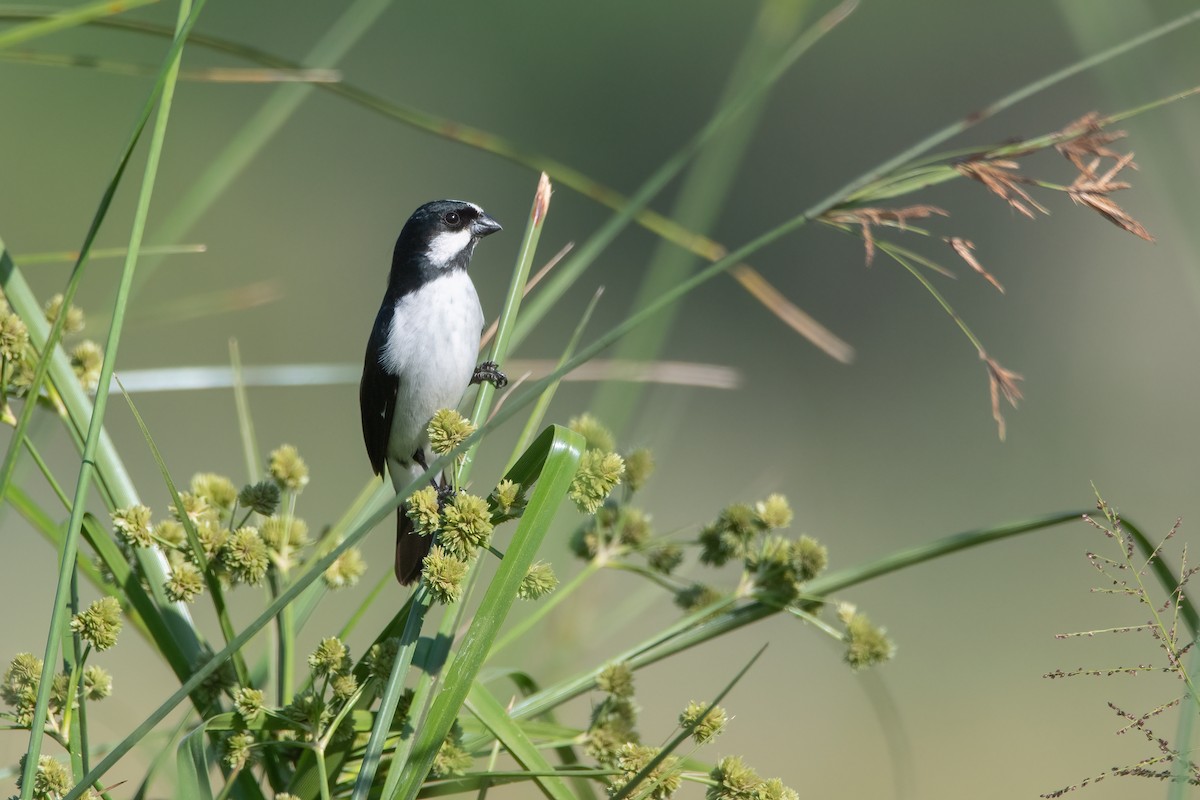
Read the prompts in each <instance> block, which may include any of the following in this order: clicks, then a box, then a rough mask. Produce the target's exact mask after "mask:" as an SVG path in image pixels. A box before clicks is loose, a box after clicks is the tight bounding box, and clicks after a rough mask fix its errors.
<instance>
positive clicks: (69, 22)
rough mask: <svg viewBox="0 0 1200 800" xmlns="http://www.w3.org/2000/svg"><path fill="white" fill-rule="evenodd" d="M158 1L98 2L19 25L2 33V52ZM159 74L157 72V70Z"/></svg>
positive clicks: (0, 43) (62, 10) (119, 0)
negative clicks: (14, 46) (5, 49)
mask: <svg viewBox="0 0 1200 800" xmlns="http://www.w3.org/2000/svg"><path fill="white" fill-rule="evenodd" d="M157 2H158V0H98V2H95V3H88V4H86V5H82V6H76V7H75V8H64V9H61V10H57V11H54V12H53V13H51V14H48V15H47V16H46V17H45V18H44V19H40V20H37V21H36V22H29V23H26V24H25V25H19V26H17V27H16V28H10V29H9V30H6V31H3V32H0V50H2V49H4V48H7V47H12V46H13V45H17V44H24V43H25V42H28V41H30V40H32V39H37V38H39V37H41V36H47V35H49V34H51V33H57V32H58V31H61V30H66V29H68V28H75V27H78V26H80V25H86V24H87V23H89V22H93V21H95V20H97V19H100V18H101V17H107V16H111V15H113V14H120V13H123V12H125V11H128V10H130V9H132V8H138V7H140V6H146V5H150V4H151V3H157ZM156 72H157V70H156Z"/></svg>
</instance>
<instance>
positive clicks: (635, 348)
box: [592, 0, 811, 437]
mask: <svg viewBox="0 0 1200 800" xmlns="http://www.w3.org/2000/svg"><path fill="white" fill-rule="evenodd" d="M810 5H811V3H810V2H808V1H807V0H805V1H804V2H795V0H763V2H762V3H761V5H760V6H759V9H758V16H757V18H756V19H755V21H754V24H753V25H751V27H750V33H749V35H748V36H747V38H746V42H745V44H744V45H743V46H742V51H741V53H740V55H739V56H738V61H737V63H736V65H735V66H734V68H733V71H732V72H731V73H730V75H729V78H728V81H727V83H726V85H725V89H724V91H723V93H722V97H721V99H720V101H719V102H718V104H717V106H718V108H719V107H721V106H723V105H725V104H726V103H730V102H733V101H734V100H735V99H736V98H737V97H738V95H740V94H741V93H742V92H743V91H745V90H746V89H747V88H748V87H750V86H753V85H754V83H755V81H756V80H757V79H758V76H759V75H760V74H761V73H763V72H764V71H766V70H768V69H770V67H771V65H772V63H773V62H774V61H775V60H776V59H778V58H779V57H780V56H781V55H782V54H783V52H784V51H785V50H786V48H787V46H788V44H789V43H790V42H791V40H792V39H793V38H794V37H795V36H796V32H797V29H798V28H799V27H800V24H801V21H802V19H803V18H804V17H805V16H806V15H807V12H808V8H809V6H810ZM767 98H768V93H767V92H763V93H762V94H760V95H758V96H757V97H755V98H754V99H753V100H752V101H751V102H750V103H749V104H748V105H747V107H746V109H745V111H743V112H742V114H741V116H740V117H739V118H738V119H737V120H735V121H733V122H731V123H730V124H729V126H728V128H727V129H726V130H725V131H724V132H723V133H722V134H721V135H719V136H717V137H714V138H713V140H712V141H711V142H710V143H709V144H708V146H707V147H705V148H704V149H703V151H701V152H700V153H699V155H697V156H696V159H695V161H693V162H692V164H691V166H689V167H688V168H687V170H686V171H685V172H684V174H683V176H682V177H681V185H680V188H679V194H678V195H677V198H676V200H675V204H674V206H673V207H672V209H671V212H670V214H669V218H670V219H672V220H675V221H676V222H677V223H679V224H681V225H684V226H686V227H687V228H688V230H691V231H695V232H697V233H699V234H702V235H707V234H708V233H709V231H710V229H711V228H712V225H713V222H714V221H715V220H716V219H717V215H718V214H720V212H721V209H722V207H723V206H724V204H725V203H726V202H727V201H728V199H729V197H730V192H729V189H730V186H731V185H732V184H733V179H734V177H735V176H736V175H737V171H738V167H739V165H740V164H741V162H742V160H743V158H744V156H745V153H746V148H747V146H748V144H749V142H750V137H751V135H752V134H753V133H754V131H755V130H756V129H757V128H758V125H759V121H760V119H761V117H762V111H763V108H764V106H765V105H766V102H767ZM697 259H698V256H696V255H695V254H694V253H691V252H690V251H688V250H686V249H681V248H678V247H676V246H674V243H672V242H670V241H668V240H666V239H659V240H658V243H657V246H656V248H655V250H654V255H653V256H652V257H651V259H650V263H649V265H648V266H647V267H646V270H645V273H644V275H643V277H642V280H641V285H640V286H639V287H638V291H637V295H636V296H635V297H634V300H633V302H632V304H631V307H632V308H637V307H638V306H640V305H642V304H643V303H646V302H648V301H650V300H652V299H653V298H655V297H657V296H658V295H660V294H662V293H663V292H664V291H665V290H666V289H668V288H670V286H672V285H673V284H674V283H675V282H677V281H678V280H679V279H680V278H682V277H685V276H687V275H688V274H689V273H691V272H692V271H694V270H695V269H696V265H697V264H698V263H699V262H698V260H697ZM678 313H679V306H672V307H671V308H668V309H664V310H663V312H662V313H661V314H659V315H658V316H657V317H655V318H654V319H653V320H652V321H650V322H648V323H646V324H645V325H644V326H642V327H641V328H640V329H638V330H637V331H636V332H634V333H632V334H630V335H629V336H628V337H626V338H625V340H624V341H622V342H621V343H620V344H618V345H617V348H616V352H615V353H614V354H613V357H614V358H619V359H621V358H624V359H644V360H647V361H653V360H655V359H657V358H658V354H659V353H660V352H662V348H663V344H664V342H665V341H666V337H667V334H668V333H669V332H670V330H671V328H672V326H673V324H674V321H675V317H676V315H677V314H678ZM644 391H645V389H644V387H642V386H638V385H634V386H624V385H621V384H617V383H604V384H601V386H600V387H599V389H598V390H597V391H596V394H595V397H594V399H593V401H592V409H593V411H594V412H595V413H596V415H597V416H598V417H599V418H600V419H602V420H604V422H605V424H606V425H607V426H608V428H609V429H610V430H612V431H613V432H614V433H615V434H616V435H617V436H618V437H619V436H620V435H621V432H622V431H624V430H625V427H626V425H627V423H628V421H629V418H630V416H631V414H632V411H633V409H634V407H635V406H636V405H637V403H638V401H639V399H640V397H641V396H642V394H643V392H644Z"/></svg>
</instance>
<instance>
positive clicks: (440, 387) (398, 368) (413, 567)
mask: <svg viewBox="0 0 1200 800" xmlns="http://www.w3.org/2000/svg"><path fill="white" fill-rule="evenodd" d="M499 230H501V227H500V223H498V222H496V220H494V219H492V218H491V217H490V216H488V215H487V213H485V212H484V210H483V209H482V208H480V207H479V206H477V205H475V204H474V203H468V202H464V201H462V200H435V201H433V202H431V203H426V204H425V205H423V206H421V207H420V208H418V209H417V210H416V211H414V212H413V214H412V216H411V217H409V218H408V221H407V222H405V223H404V227H403V228H402V229H401V231H400V235H399V237H397V239H396V246H395V249H394V250H393V251H392V267H391V271H390V272H389V274H388V282H387V291H386V292H385V293H384V295H383V302H382V304H381V305H380V306H379V313H378V314H377V315H376V317H375V325H374V327H372V328H371V335H370V338H369V339H368V340H367V351H366V354H365V356H364V358H363V374H362V381H361V383H360V384H359V390H358V400H359V408H360V411H361V413H362V430H363V441H364V443H365V444H366V447H367V456H368V457H369V458H370V461H371V468H372V469H373V470H374V471H375V474H376V475H382V474H383V471H384V468H385V467H386V468H387V472H388V477H389V478H390V479H391V482H392V486H393V487H394V488H395V489H396V491H397V492H399V491H400V490H401V489H402V488H403V487H405V486H407V485H408V484H409V483H411V482H412V481H413V479H414V478H416V477H417V476H419V475H420V474H421V473H423V472H425V471H426V469H427V468H428V467H427V464H428V462H429V461H431V460H432V457H431V455H432V454H431V452H430V449H429V436H428V432H427V428H428V425H429V421H430V419H431V418H432V417H433V415H434V414H435V413H436V412H437V411H439V410H440V409H443V408H455V407H457V406H458V403H459V401H460V400H461V399H462V396H463V394H464V393H465V392H466V390H467V389H468V387H470V386H471V384H475V383H480V382H482V381H489V382H491V383H492V384H494V385H496V386H497V387H502V386H504V385H505V384H506V383H507V382H508V379H507V378H506V377H505V376H504V373H502V372H500V370H499V367H498V366H497V365H496V364H495V363H493V362H491V361H485V362H483V363H482V364H479V365H478V366H476V359H477V358H478V354H479V341H480V335H481V333H482V332H483V309H482V307H481V306H480V304H479V295H478V294H476V292H475V285H474V284H473V283H472V282H471V277H470V276H469V275H468V274H467V267H468V266H469V265H470V263H471V256H472V255H473V254H474V252H475V245H477V244H478V243H479V240H480V239H482V238H484V237H485V236H491V235H492V234H493V233H496V232H497V231H499ZM434 486H435V487H438V488H439V492H440V493H442V494H441V496H442V497H443V498H444V496H445V495H444V493H445V491H446V488H445V486H446V485H445V480H444V479H442V480H441V483H440V484H439V482H438V479H435V480H434ZM432 540H433V537H432V536H420V535H417V534H416V533H415V532H414V530H413V524H412V521H411V520H409V518H408V514H407V511H406V507H405V506H404V505H401V506H400V508H399V509H398V512H397V516H396V564H395V569H396V579H397V580H398V581H400V583H401V585H405V586H407V585H409V584H411V583H413V582H414V581H416V580H417V579H418V578H419V577H420V576H421V568H422V565H423V563H424V560H425V556H426V555H427V554H428V553H429V548H430V547H431V546H432V544H433V541H432Z"/></svg>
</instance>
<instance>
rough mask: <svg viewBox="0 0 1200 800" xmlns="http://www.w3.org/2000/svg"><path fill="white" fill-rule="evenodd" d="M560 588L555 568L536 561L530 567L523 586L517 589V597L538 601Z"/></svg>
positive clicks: (522, 583)
mask: <svg viewBox="0 0 1200 800" xmlns="http://www.w3.org/2000/svg"><path fill="white" fill-rule="evenodd" d="M557 586H558V577H557V576H555V574H554V568H553V567H552V566H550V565H549V564H547V563H546V562H545V561H536V562H534V563H533V564H531V565H530V566H529V569H528V570H527V571H526V572H525V577H524V578H522V579H521V585H520V586H518V587H517V597H519V598H521V599H522V600H537V599H538V598H541V597H545V596H546V595H548V594H550V593H551V592H553V591H554V590H555V588H556V587H557Z"/></svg>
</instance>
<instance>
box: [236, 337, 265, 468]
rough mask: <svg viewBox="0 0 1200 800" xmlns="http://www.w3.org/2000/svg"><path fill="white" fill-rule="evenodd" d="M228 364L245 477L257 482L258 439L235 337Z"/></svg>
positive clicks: (239, 350)
mask: <svg viewBox="0 0 1200 800" xmlns="http://www.w3.org/2000/svg"><path fill="white" fill-rule="evenodd" d="M229 365H230V368H231V369H232V371H233V402H234V405H235V407H236V408H237V420H238V434H239V437H238V438H239V439H241V442H242V457H243V458H245V459H246V478H247V479H248V481H249V482H250V483H258V482H259V480H261V478H262V468H261V467H260V466H259V463H258V459H259V455H258V454H259V449H258V439H257V438H256V437H255V435H254V418H253V417H252V416H251V415H250V400H249V398H247V397H246V381H245V376H244V374H243V373H242V351H241V349H240V348H239V347H238V342H237V339H233V338H231V339H230V340H229Z"/></svg>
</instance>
